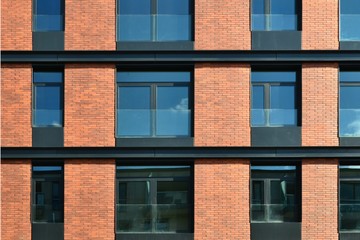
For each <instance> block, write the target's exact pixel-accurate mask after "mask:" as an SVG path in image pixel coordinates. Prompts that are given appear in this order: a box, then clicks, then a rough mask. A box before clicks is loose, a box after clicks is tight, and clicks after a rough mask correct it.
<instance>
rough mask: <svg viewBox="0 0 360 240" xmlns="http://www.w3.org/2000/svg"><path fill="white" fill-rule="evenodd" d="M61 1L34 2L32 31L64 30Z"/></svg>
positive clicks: (44, 0) (38, 0)
mask: <svg viewBox="0 0 360 240" xmlns="http://www.w3.org/2000/svg"><path fill="white" fill-rule="evenodd" d="M63 14H64V7H63V0H51V1H49V0H35V9H34V31H62V30H64V25H63V24H64V16H63Z"/></svg>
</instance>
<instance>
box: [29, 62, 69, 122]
mask: <svg viewBox="0 0 360 240" xmlns="http://www.w3.org/2000/svg"><path fill="white" fill-rule="evenodd" d="M35 72H56V73H61V74H62V81H61V83H54V82H44V83H43V82H42V83H35V77H34V73H35ZM64 80H65V74H64V68H63V67H62V66H40V67H39V66H33V69H32V81H31V83H32V104H31V106H32V107H31V111H32V117H31V124H32V127H36V128H38V127H51V128H53V127H60V128H62V127H64V125H65V119H64V118H65V113H64V109H65V97H64V95H65V82H64ZM37 86H59V87H60V102H62V109H60V110H61V111H62V116H61V117H62V123H61V125H60V126H57V125H37V124H35V110H36V87H37Z"/></svg>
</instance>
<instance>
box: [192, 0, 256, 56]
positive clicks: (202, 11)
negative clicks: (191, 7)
mask: <svg viewBox="0 0 360 240" xmlns="http://www.w3.org/2000/svg"><path fill="white" fill-rule="evenodd" d="M194 26H195V49H197V50H213V49H214V50H250V49H251V32H250V0H247V1H237V0H226V1H219V0H196V1H195V24H194Z"/></svg>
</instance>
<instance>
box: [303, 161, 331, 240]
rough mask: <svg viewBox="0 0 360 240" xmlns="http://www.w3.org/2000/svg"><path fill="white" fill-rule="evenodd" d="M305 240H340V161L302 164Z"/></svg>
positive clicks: (306, 162)
mask: <svg viewBox="0 0 360 240" xmlns="http://www.w3.org/2000/svg"><path fill="white" fill-rule="evenodd" d="M301 235H302V239H306V240H338V160H337V159H304V160H303V163H302V231H301Z"/></svg>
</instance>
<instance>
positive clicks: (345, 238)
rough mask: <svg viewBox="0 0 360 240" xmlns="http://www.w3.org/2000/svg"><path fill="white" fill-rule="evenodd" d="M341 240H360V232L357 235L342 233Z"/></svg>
mask: <svg viewBox="0 0 360 240" xmlns="http://www.w3.org/2000/svg"><path fill="white" fill-rule="evenodd" d="M339 235H340V237H339V240H359V239H360V232H356V233H340V234H339Z"/></svg>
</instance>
